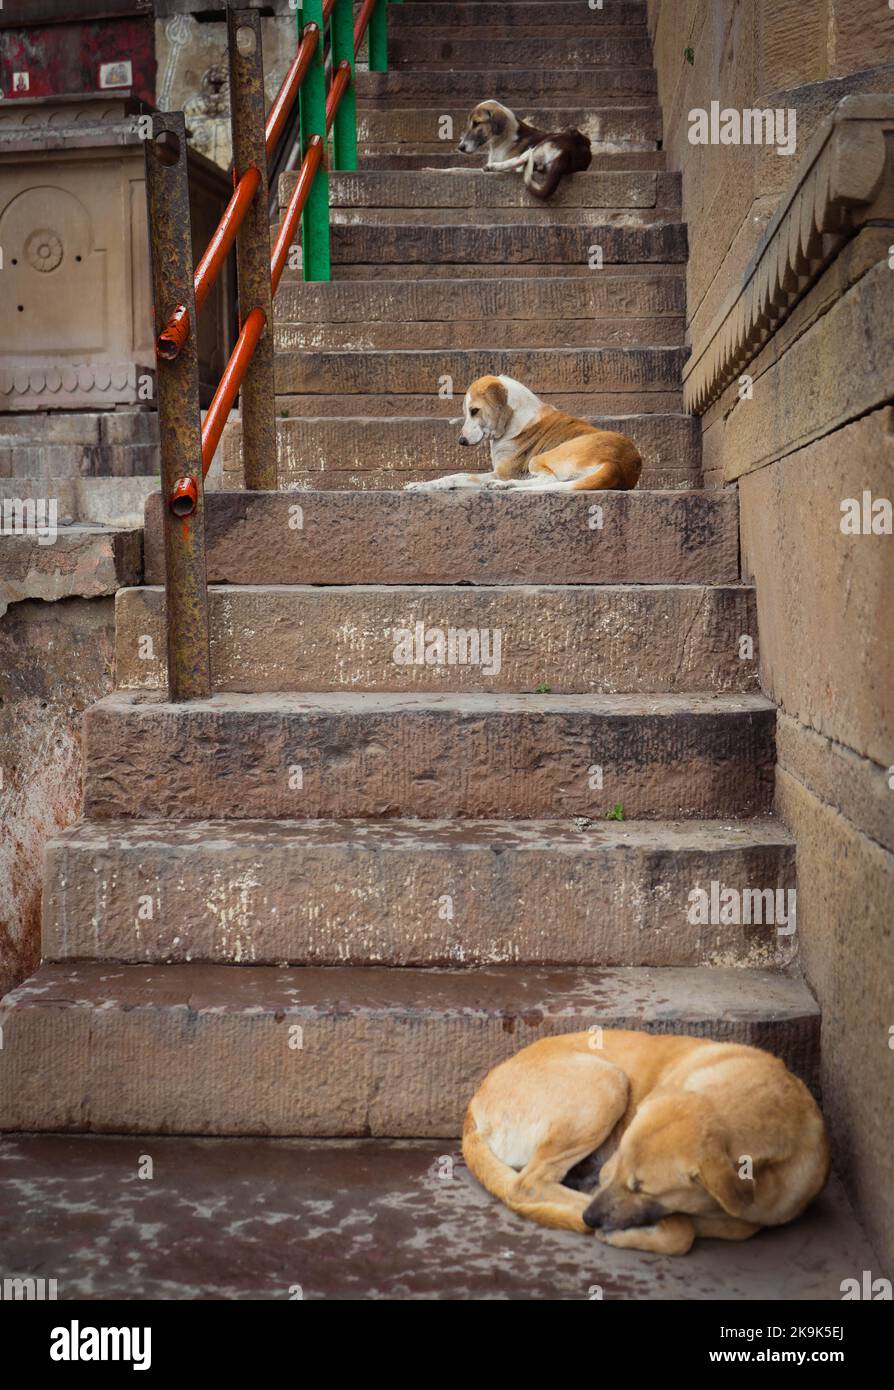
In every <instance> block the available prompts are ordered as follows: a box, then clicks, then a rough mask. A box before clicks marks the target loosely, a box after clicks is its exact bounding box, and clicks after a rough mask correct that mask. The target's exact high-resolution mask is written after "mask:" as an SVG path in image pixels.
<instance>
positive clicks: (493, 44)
mask: <svg viewBox="0 0 894 1390" xmlns="http://www.w3.org/2000/svg"><path fill="white" fill-rule="evenodd" d="M594 13H595V11H594ZM584 23H586V18H585V19H584ZM535 54H536V56H537V58H539V59H540V61H541V62H542V64H543V66H544V67H545V68H560V67H568V68H623V67H634V68H642V67H648V66H649V64H650V63H651V61H652V50H651V48H650V45H649V40H648V36H647V35H646V34H636V35H633V36H628V35H627V34H605V35H603V36H599V35H598V34H596V35H594V34H587V35H586V36H584V37H583V38H581V37H578V36H577V35H573V34H571V35H567V34H559V35H556V36H553V37H551V38H550V37H546V38H544V37H540V38H538V39H537V40H536V42H534V41H532V40H531V39H526V38H489V37H488V36H487V35H485V34H482V35H481V36H480V37H478V38H471V37H467V36H466V35H465V34H463V35H462V36H461V37H458V38H457V37H452V38H446V39H432V37H431V36H430V35H429V34H425V33H419V34H403V33H401V32H400V28H399V26H397V27H396V28H395V31H394V32H393V34H392V37H391V43H390V48H389V53H388V61H389V63H390V64H391V66H392V67H396V68H416V69H417V70H420V69H422V70H427V69H429V68H434V69H436V70H437V69H438V68H439V67H442V68H443V67H449V68H451V69H452V68H458V69H463V68H480V67H491V68H504V69H509V68H527V67H530V66H531V59H532V57H534V56H535ZM507 76H509V77H510V81H511V76H510V75H509V74H507Z"/></svg>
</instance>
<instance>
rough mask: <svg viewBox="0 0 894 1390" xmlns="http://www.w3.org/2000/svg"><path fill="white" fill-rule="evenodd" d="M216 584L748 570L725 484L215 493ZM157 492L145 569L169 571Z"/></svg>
mask: <svg viewBox="0 0 894 1390" xmlns="http://www.w3.org/2000/svg"><path fill="white" fill-rule="evenodd" d="M205 526H206V566H207V575H208V582H209V583H215V584H259V583H272V584H304V583H316V584H345V583H372V582H375V583H380V584H404V583H409V584H425V583H439V582H440V583H444V582H445V581H446V582H448V583H451V584H456V583H459V582H460V581H461V580H467V581H471V582H478V583H513V582H516V583H518V582H521V583H526V584H531V583H538V582H539V583H553V582H559V583H593V582H601V583H617V584H622V583H657V584H666V583H707V584H729V583H737V582H738V580H739V549H738V503H737V498H736V495H735V493H732V492H721V491H719V490H715V491H702V492H697V491H691V492H682V491H676V492H664V493H662V492H656V493H649V492H641V491H639V490H638V489H634V490H633V491H631V492H602V493H598V494H597V493H581V494H579V495H574V494H571V493H564V494H563V493H553V494H550V493H542V494H529V495H526V494H525V493H523V492H519V493H516V494H513V493H511V492H499V493H496V492H485V493H477V494H476V493H474V492H472V491H468V490H467V491H464V490H458V491H444V492H432V493H425V492H418V493H413V492H405V491H397V492H379V493H369V492H366V493H364V492H359V493H350V492H347V493H346V492H315V493H313V494H311V495H310V496H303V497H302V499H301V501H300V502H298V501H297V500H296V499H295V498H294V497H293V496H290V494H289V493H287V492H268V493H264V492H245V491H243V492H215V493H209V494H208V495H207V497H206V499H205ZM162 540H163V514H162V498H161V494H160V493H154V494H152V496H150V497H149V498H147V501H146V532H145V576H146V581H147V582H148V583H150V584H161V583H162V582H163V580H164V573H165V570H164V555H163V547H162Z"/></svg>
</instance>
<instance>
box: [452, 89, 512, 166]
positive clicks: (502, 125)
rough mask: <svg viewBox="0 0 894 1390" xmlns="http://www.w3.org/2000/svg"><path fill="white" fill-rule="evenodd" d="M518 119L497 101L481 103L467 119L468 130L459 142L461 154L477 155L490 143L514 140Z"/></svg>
mask: <svg viewBox="0 0 894 1390" xmlns="http://www.w3.org/2000/svg"><path fill="white" fill-rule="evenodd" d="M517 130H518V119H517V117H516V116H515V115H514V113H513V112H512V111H510V110H509V107H508V106H503V105H502V104H501V103H500V102H499V101H482V102H480V103H479V105H478V106H476V107H475V110H474V111H473V112H472V114H471V116H470V117H469V125H468V128H467V130H466V132H465V134H464V135H463V138H462V139H461V140H460V142H459V149H460V153H461V154H477V152H478V151H479V150H483V149H484V147H485V146H486V145H489V144H490V143H491V142H492V141H494V140H498V141H500V143H503V142H507V143H508V142H509V141H511V140H513V139H514V138H515V134H516V131H517Z"/></svg>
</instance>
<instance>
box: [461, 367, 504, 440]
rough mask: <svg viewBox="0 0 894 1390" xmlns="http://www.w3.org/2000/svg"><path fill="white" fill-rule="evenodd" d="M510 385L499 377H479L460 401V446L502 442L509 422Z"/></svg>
mask: <svg viewBox="0 0 894 1390" xmlns="http://www.w3.org/2000/svg"><path fill="white" fill-rule="evenodd" d="M509 397H510V385H509V382H508V380H507V379H504V378H503V377H499V376H480V377H479V378H478V380H477V381H473V382H472V385H471V386H470V387H469V389H468V391H467V392H466V395H465V399H464V401H463V428H462V433H461V434H460V437H459V442H460V444H470V445H474V444H483V443H484V441H485V440H490V439H502V438H503V436H504V435H505V433H506V431H507V430H508V428H509V425H510V423H511V421H512V417H513V410H512V406H511V404H510V400H509Z"/></svg>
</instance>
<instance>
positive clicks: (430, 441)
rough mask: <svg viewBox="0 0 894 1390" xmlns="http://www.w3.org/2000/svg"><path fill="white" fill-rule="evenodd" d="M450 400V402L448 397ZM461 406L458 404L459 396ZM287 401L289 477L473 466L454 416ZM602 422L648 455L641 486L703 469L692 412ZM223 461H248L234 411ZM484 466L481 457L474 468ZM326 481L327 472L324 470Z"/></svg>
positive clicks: (228, 464) (284, 440) (283, 439)
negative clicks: (302, 408)
mask: <svg viewBox="0 0 894 1390" xmlns="http://www.w3.org/2000/svg"><path fill="white" fill-rule="evenodd" d="M449 404H451V402H449V401H448V402H445V405H449ZM453 405H454V411H455V410H456V409H457V408H458V407H457V403H456V402H455V401H454V402H453ZM287 412H288V407H286V406H284V405H282V404H280V406H279V410H278V414H277V419H276V439H277V453H278V458H279V465H280V470H281V472H280V477H281V485H282V480H283V479H284V478H285V477H287V476H288V475H289V474H290V473H293V472H296V471H302V470H307V471H314V470H316V471H318V472H328V471H329V470H330V469H348V468H350V469H354V470H355V471H356V472H363V471H364V470H366V469H370V470H372V469H384V468H393V469H394V470H395V473H396V475H397V476H395V477H394V478H393V480H392V482H391V484H390V486H391V487H396V486H399V485H400V483H401V481H402V479H401V476H400V473H399V471H400V470H402V469H408V468H412V469H414V470H416V471H417V472H419V473H420V475H422V474H423V473H424V472H425V470H426V469H427V470H428V473H429V475H430V476H434V475H435V474H436V473H438V472H444V473H451V472H467V471H468V470H469V459H468V449H466V448H463V447H462V446H461V445H460V444H459V442H458V430H457V426H456V424H455V423H454V421H453V420H451V419H449V418H444V417H443V416H428V417H425V416H412V415H407V416H393V417H391V418H381V417H375V416H363V415H354V416H337V415H328V416H327V415H322V416H309V415H304V414H302V415H296V416H292V415H290V414H288V413H287ZM582 418H584V419H587V420H588V421H589V423H590V424H594V425H597V426H598V427H599V428H600V429H606V430H618V431H620V432H621V433H622V434H626V435H629V437H630V438H631V439H632V440H633V441H634V443H635V444H636V446H637V448H638V449H639V452H640V454H641V456H642V459H643V474H642V476H641V478H640V483H639V488H640V490H643V489H648V488H649V487H655V488H660V487H661V486H662V484H659V483H649V482H648V481H647V479H648V478H649V476H650V475H654V474H655V473H656V472H658V471H659V470H666V471H667V472H668V473H672V472H676V473H680V474H686V475H687V476H689V477H691V478H692V484H691V485H692V486H693V487H698V486H699V479H700V477H701V432H700V429H699V422H698V419H697V418H696V417H695V416H691V415H661V414H652V415H614V416H605V415H602V416H596V415H585V416H583V417H582ZM222 458H223V467H224V469H225V470H226V469H232V468H241V466H242V422H241V419H239V418H238V417H237V418H234V419H233V420H232V421H231V423H229V424H228V425H227V426H226V429H225V431H224V436H223V450H222ZM477 466H478V464H477V461H476V463H475V464H474V466H473V469H474V468H476V467H477ZM321 484H323V485H324V479H323V478H321Z"/></svg>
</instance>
